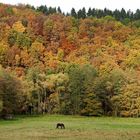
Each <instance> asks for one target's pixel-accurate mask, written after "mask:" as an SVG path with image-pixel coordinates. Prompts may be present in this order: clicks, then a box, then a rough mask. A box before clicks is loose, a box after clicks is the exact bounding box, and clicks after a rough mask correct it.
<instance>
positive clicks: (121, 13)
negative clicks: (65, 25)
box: [31, 5, 140, 24]
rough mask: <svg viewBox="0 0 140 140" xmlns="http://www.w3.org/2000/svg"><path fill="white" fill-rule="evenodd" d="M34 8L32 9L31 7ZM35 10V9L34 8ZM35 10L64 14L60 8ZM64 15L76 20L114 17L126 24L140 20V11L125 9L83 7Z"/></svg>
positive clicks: (41, 7)
mask: <svg viewBox="0 0 140 140" xmlns="http://www.w3.org/2000/svg"><path fill="white" fill-rule="evenodd" d="M31 8H32V7H31ZM33 9H35V8H33ZM35 10H37V11H40V12H42V13H44V14H45V15H49V14H54V13H62V10H61V8H60V7H58V8H52V7H47V6H43V5H42V6H39V7H37V8H36V9H35ZM63 15H67V16H73V17H75V18H79V19H80V18H83V19H84V18H86V17H90V16H91V17H97V18H102V17H105V16H112V17H114V18H115V19H116V20H119V21H121V22H124V23H126V24H127V23H128V22H131V21H134V20H140V10H139V9H137V10H136V12H132V11H131V10H129V11H126V10H125V9H124V8H122V9H121V10H117V9H116V10H114V11H112V10H109V9H107V8H105V9H104V10H101V9H96V8H89V9H88V10H87V11H86V9H85V8H84V7H83V8H82V9H79V10H78V11H76V10H75V9H74V8H72V9H71V12H70V13H67V14H65V13H64V12H63Z"/></svg>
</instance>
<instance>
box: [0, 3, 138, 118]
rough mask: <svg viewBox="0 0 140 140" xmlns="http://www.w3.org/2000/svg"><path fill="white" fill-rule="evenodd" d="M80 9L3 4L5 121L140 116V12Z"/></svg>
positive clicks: (0, 83)
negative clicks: (12, 117)
mask: <svg viewBox="0 0 140 140" xmlns="http://www.w3.org/2000/svg"><path fill="white" fill-rule="evenodd" d="M79 11H80V10H79ZM79 11H78V12H76V11H75V9H72V11H71V13H69V14H66V15H65V14H63V13H62V11H61V9H60V8H47V7H46V6H40V7H38V8H34V7H32V6H29V5H18V6H11V5H5V4H0V65H1V66H0V112H1V115H2V114H11V113H13V114H44V113H49V114H53V113H59V114H72V115H75V114H78V115H86V116H102V115H110V116H124V117H139V116H140V28H139V27H140V10H137V11H136V13H133V12H131V11H128V12H126V11H125V10H124V9H123V10H121V11H118V10H116V12H115V11H110V10H107V9H106V12H105V10H97V9H89V11H88V12H86V11H85V10H84V8H83V9H82V10H81V11H80V12H79ZM81 13H82V14H81ZM118 13H119V14H118Z"/></svg>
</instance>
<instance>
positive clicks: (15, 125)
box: [0, 115, 140, 140]
mask: <svg viewBox="0 0 140 140" xmlns="http://www.w3.org/2000/svg"><path fill="white" fill-rule="evenodd" d="M57 122H63V123H64V124H65V126H66V129H56V128H55V127H56V123H57ZM0 140H140V119H139V118H135V119H134V118H113V117H100V118H99V117H79V116H61V115H46V116H38V117H19V118H17V119H16V120H12V121H4V120H0Z"/></svg>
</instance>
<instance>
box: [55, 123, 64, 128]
mask: <svg viewBox="0 0 140 140" xmlns="http://www.w3.org/2000/svg"><path fill="white" fill-rule="evenodd" d="M56 128H61V129H65V125H64V124H63V123H57V125H56Z"/></svg>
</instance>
